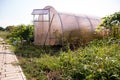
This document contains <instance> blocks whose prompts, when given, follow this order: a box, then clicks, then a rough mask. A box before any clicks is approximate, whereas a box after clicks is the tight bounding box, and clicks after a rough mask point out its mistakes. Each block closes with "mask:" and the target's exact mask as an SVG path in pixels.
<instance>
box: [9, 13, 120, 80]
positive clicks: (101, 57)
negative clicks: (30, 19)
mask: <svg viewBox="0 0 120 80" xmlns="http://www.w3.org/2000/svg"><path fill="white" fill-rule="evenodd" d="M118 14H119V12H118V13H115V14H113V15H112V16H108V17H106V18H104V19H103V23H102V24H101V25H100V27H99V30H103V31H104V29H109V30H110V31H109V32H110V33H109V35H108V36H107V37H104V38H103V39H101V40H98V39H96V40H93V41H91V42H89V44H88V45H86V46H84V47H78V48H77V49H76V50H71V49H70V47H69V45H66V47H64V48H65V51H64V50H63V47H58V46H55V47H53V46H35V45H33V44H27V45H20V44H19V45H17V46H16V49H15V54H16V55H17V56H18V58H19V61H20V65H21V66H22V69H23V71H24V73H25V75H26V77H27V79H28V80H120V33H119V32H120V25H119V24H120V18H119V17H120V16H117V15H118ZM108 24H111V25H108ZM27 29H28V30H27ZM31 29H32V28H30V30H29V28H27V27H24V25H20V26H19V27H17V28H16V29H14V30H13V31H12V33H11V36H10V38H11V41H15V40H17V41H21V40H24V39H25V40H27V41H28V42H29V41H31V37H30V35H33V32H31V31H32V30H33V29H32V30H31ZM14 38H15V39H14ZM68 44H69V43H68Z"/></svg>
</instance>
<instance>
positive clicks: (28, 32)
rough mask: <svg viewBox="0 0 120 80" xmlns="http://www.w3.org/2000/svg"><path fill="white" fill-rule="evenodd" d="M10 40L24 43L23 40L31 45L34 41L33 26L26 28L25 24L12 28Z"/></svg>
mask: <svg viewBox="0 0 120 80" xmlns="http://www.w3.org/2000/svg"><path fill="white" fill-rule="evenodd" d="M10 29H11V28H10ZM9 38H10V40H11V42H13V43H17V42H22V40H26V41H27V42H28V43H31V42H32V41H33V26H32V25H27V26H25V25H23V24H22V25H18V26H16V27H14V28H12V32H11V34H10V35H9Z"/></svg>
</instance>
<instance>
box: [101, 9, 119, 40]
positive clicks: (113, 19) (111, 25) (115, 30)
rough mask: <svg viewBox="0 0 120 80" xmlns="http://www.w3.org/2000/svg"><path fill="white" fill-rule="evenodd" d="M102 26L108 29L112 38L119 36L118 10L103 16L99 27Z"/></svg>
mask: <svg viewBox="0 0 120 80" xmlns="http://www.w3.org/2000/svg"><path fill="white" fill-rule="evenodd" d="M103 27H104V28H106V29H109V30H110V36H112V37H114V38H118V37H120V11H119V12H115V13H114V14H111V15H109V16H106V17H103V18H102V23H101V25H100V26H99V28H103ZM101 30H102V29H101Z"/></svg>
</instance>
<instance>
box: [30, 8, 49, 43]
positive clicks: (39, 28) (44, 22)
mask: <svg viewBox="0 0 120 80" xmlns="http://www.w3.org/2000/svg"><path fill="white" fill-rule="evenodd" d="M32 14H33V15H34V26H35V32H34V34H35V38H34V42H35V44H37V45H49V27H50V26H49V22H50V11H49V9H34V10H33V12H32Z"/></svg>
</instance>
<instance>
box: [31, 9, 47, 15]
mask: <svg viewBox="0 0 120 80" xmlns="http://www.w3.org/2000/svg"><path fill="white" fill-rule="evenodd" d="M48 13H49V10H48V9H34V10H33V12H32V15H44V14H48Z"/></svg>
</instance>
